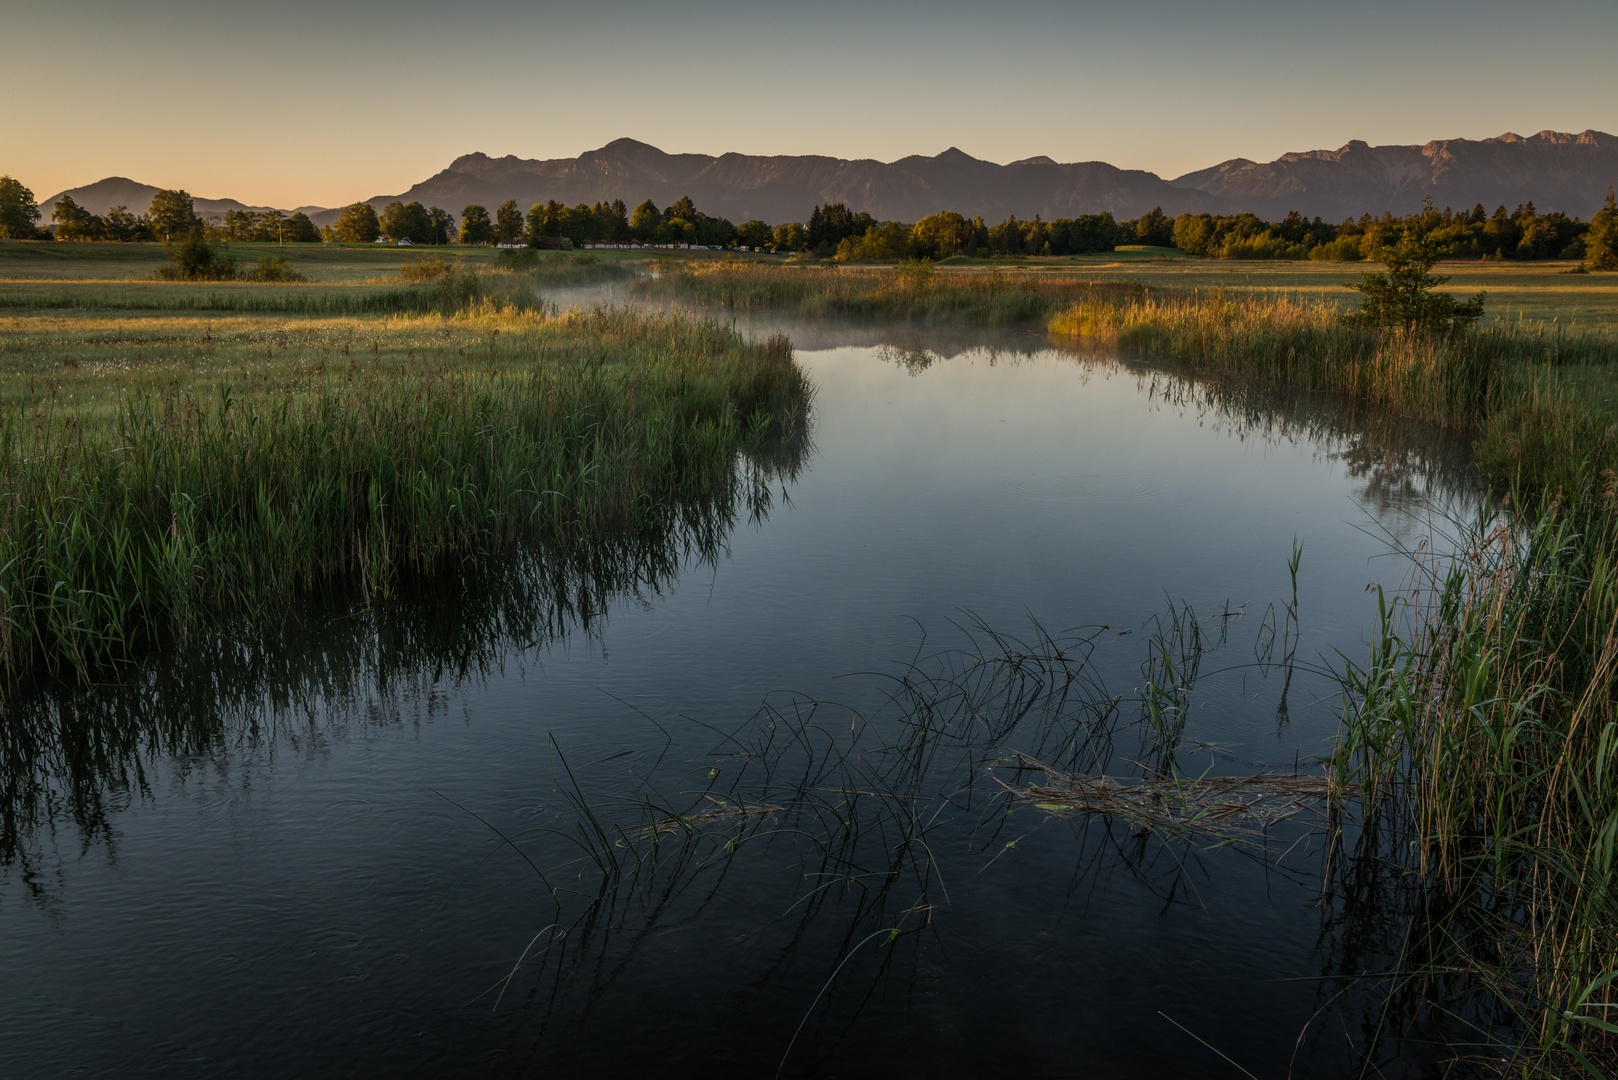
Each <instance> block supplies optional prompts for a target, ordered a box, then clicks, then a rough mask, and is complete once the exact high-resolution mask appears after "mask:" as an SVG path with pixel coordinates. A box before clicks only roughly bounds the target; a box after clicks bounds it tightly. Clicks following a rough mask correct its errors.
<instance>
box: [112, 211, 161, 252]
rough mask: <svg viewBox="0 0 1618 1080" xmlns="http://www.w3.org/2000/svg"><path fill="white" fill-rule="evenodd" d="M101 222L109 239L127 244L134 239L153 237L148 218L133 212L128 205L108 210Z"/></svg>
mask: <svg viewBox="0 0 1618 1080" xmlns="http://www.w3.org/2000/svg"><path fill="white" fill-rule="evenodd" d="M101 224H102V229H103V232H104V235H105V236H106V238H107V239H108V240H116V241H119V242H120V243H125V244H127V243H129V242H131V241H134V240H150V239H151V238H152V231H151V229H149V228H147V226H146V219H145V218H139V217H136V216H135V215H134V214H131V213H130V212H129V207H127V206H115V207H113V208H112V209H111V210H108V211H107V215H106V217H104V218H102V219H101Z"/></svg>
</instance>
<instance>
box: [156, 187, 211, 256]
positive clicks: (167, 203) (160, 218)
mask: <svg viewBox="0 0 1618 1080" xmlns="http://www.w3.org/2000/svg"><path fill="white" fill-rule="evenodd" d="M146 219H147V220H148V221H149V222H151V228H152V234H153V235H154V236H160V237H162V238H163V240H164V242H165V243H166V242H168V241H171V240H175V239H177V238H179V237H182V236H185V235H187V234H188V233H194V232H201V231H202V219H201V218H200V217H198V216H197V211H196V207H195V206H194V205H193V204H192V202H191V196H190V195H188V194H186V193H185V192H184V191H181V190H178V189H174V190H169V191H159V192H158V193H157V194H156V195H153V196H152V206H151V209H149V210H147V211H146Z"/></svg>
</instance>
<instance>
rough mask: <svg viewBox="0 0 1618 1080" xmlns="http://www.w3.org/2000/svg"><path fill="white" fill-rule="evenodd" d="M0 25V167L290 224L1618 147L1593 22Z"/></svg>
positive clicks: (180, 6)
mask: <svg viewBox="0 0 1618 1080" xmlns="http://www.w3.org/2000/svg"><path fill="white" fill-rule="evenodd" d="M17 8H18V9H20V10H14V11H13V12H12V13H10V14H8V15H7V22H8V24H9V28H8V37H10V38H11V40H12V42H13V43H16V42H23V41H30V42H34V43H36V45H35V46H34V47H22V48H16V47H11V48H8V55H7V59H6V62H5V64H4V65H3V66H0V97H3V98H4V100H6V101H7V102H9V103H12V105H13V107H12V108H8V109H6V110H4V111H3V112H0V172H5V173H9V174H11V175H13V176H15V177H17V178H18V179H20V180H22V181H23V182H24V183H25V184H27V185H28V186H29V187H30V188H31V189H32V190H33V191H34V193H35V194H36V195H37V196H38V197H39V198H41V199H43V198H46V197H48V196H49V195H52V194H54V193H56V192H57V191H60V190H62V189H64V188H69V187H76V186H79V185H83V184H88V183H91V182H94V181H96V180H99V179H101V178H102V177H105V176H109V175H121V176H128V177H131V178H133V179H136V180H139V181H142V182H144V183H150V184H156V185H159V186H164V187H168V186H179V187H185V188H187V189H188V190H189V191H191V192H192V193H193V194H195V195H199V196H204V197H209V198H224V197H229V198H236V199H240V200H243V201H244V202H247V203H250V204H264V205H275V206H282V207H293V206H299V205H308V204H316V205H324V206H334V205H341V204H344V203H347V202H350V201H353V200H355V199H359V198H365V197H369V196H372V195H378V194H386V193H392V192H398V191H403V190H404V189H405V188H407V187H409V186H410V185H411V184H412V183H415V182H416V181H419V180H422V179H424V178H426V177H427V176H430V175H431V174H433V173H435V172H437V171H438V170H440V169H442V168H443V167H444V166H446V165H447V164H448V163H449V162H450V161H451V160H452V159H453V158H455V157H456V156H458V155H460V154H463V153H468V152H471V151H474V150H480V151H483V152H485V153H488V154H492V155H497V156H498V155H504V154H516V155H518V156H521V157H535V158H550V157H571V156H573V155H576V154H578V153H580V152H581V151H584V150H589V149H593V148H595V147H599V146H601V145H603V144H605V143H607V142H609V141H611V140H612V139H615V138H619V137H623V136H628V137H630V138H635V139H639V140H642V141H644V142H648V143H651V144H653V145H655V146H658V147H661V148H662V149H664V150H668V151H670V152H700V153H709V154H719V153H724V152H726V151H738V152H742V153H750V154H811V153H813V154H828V155H833V156H837V157H844V158H856V157H874V158H879V159H882V160H886V161H891V160H894V159H896V158H899V157H903V156H905V155H908V154H935V153H938V152H939V151H941V150H943V149H945V148H947V147H949V146H958V147H960V148H961V149H963V150H965V151H966V152H967V153H970V154H973V155H975V156H977V157H981V158H986V159H989V160H993V161H1000V162H1006V161H1011V160H1015V159H1018V158H1023V157H1030V156H1034V155H1039V154H1044V155H1048V156H1050V157H1052V158H1055V159H1056V160H1058V161H1090V160H1102V161H1108V162H1111V163H1112V164H1115V165H1118V166H1120V167H1124V168H1140V169H1148V170H1151V171H1153V172H1157V173H1159V174H1161V175H1163V176H1166V177H1173V176H1177V175H1179V174H1181V173H1183V172H1187V171H1190V170H1192V169H1198V168H1202V167H1205V166H1208V165H1212V164H1215V163H1217V162H1219V161H1221V160H1223V159H1226V158H1229V157H1237V156H1240V157H1248V158H1253V159H1256V160H1268V159H1271V158H1274V157H1276V156H1278V155H1279V154H1281V153H1284V152H1286V151H1290V150H1310V149H1320V148H1336V147H1337V146H1340V145H1342V144H1343V143H1344V142H1346V141H1348V140H1349V139H1365V140H1367V141H1370V142H1372V143H1412V142H1425V141H1427V140H1429V139H1434V138H1455V137H1464V138H1485V137H1488V136H1492V135H1498V134H1500V133H1502V132H1505V131H1507V130H1512V131H1516V132H1518V133H1520V134H1524V135H1527V134H1532V133H1533V132H1535V131H1539V130H1541V129H1543V128H1553V129H1556V130H1561V131H1581V130H1584V129H1586V128H1595V129H1597V130H1604V131H1618V94H1615V93H1613V91H1612V86H1611V68H1610V56H1609V52H1610V47H1611V44H1612V43H1613V42H1614V41H1618V5H1614V4H1613V3H1611V2H1609V0H1541V2H1539V3H1535V4H1532V5H1530V4H1522V3H1516V4H1505V3H1498V2H1495V3H1460V2H1456V0H1440V2H1433V3H1420V2H1418V3H1409V2H1402V3H1390V2H1386V0H1371V2H1368V3H1355V4H1348V3H1330V4H1328V3H1312V2H1308V0H1305V2H1301V3H1280V2H1276V0H1246V2H1237V3H1192V2H1189V0H1133V2H1104V3H1085V2H1077V3H1058V2H1047V0H1032V2H1030V0H1006V2H1002V3H994V4H982V3H975V4H960V3H920V2H913V0H900V2H893V0H869V2H862V3H848V2H845V0H830V2H827V3H817V4H803V3H781V2H769V0H765V2H748V3H740V2H729V0H726V2H711V3H690V4H685V5H679V4H673V5H670V4H653V3H649V2H646V0H598V2H592V3H590V4H582V3H575V4H556V3H533V2H526V3H525V2H518V0H465V2H462V3H458V4H454V5H448V4H434V3H425V2H421V0H404V2H390V3H383V2H381V0H322V2H320V3H313V2H310V0H288V2H286V3H282V4H278V5H274V6H270V5H264V4H260V3H247V2H244V0H217V2H212V0H211V2H206V3H205V2H203V0H134V2H113V0H56V2H53V3H51V4H44V3H37V2H35V3H26V4H18V5H17Z"/></svg>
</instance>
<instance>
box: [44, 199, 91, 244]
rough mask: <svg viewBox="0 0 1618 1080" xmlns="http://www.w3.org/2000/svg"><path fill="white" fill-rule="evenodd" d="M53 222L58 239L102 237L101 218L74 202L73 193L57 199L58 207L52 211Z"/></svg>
mask: <svg viewBox="0 0 1618 1080" xmlns="http://www.w3.org/2000/svg"><path fill="white" fill-rule="evenodd" d="M51 222H52V224H54V225H55V226H56V238H57V239H58V240H99V239H101V234H102V231H103V227H102V224H101V219H100V218H98V217H96V216H95V215H94V214H92V213H90V211H88V210H86V209H85V208H84V207H82V206H80V205H79V204H78V203H76V202H74V201H73V196H71V195H63V196H62V197H61V198H60V199H58V200H57V201H56V209H54V210H52V211H51Z"/></svg>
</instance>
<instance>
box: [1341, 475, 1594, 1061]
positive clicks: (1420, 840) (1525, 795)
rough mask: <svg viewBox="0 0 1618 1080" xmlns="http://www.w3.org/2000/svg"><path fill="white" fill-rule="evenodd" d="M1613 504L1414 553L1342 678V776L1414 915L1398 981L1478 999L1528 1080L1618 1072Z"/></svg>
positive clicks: (1491, 529)
mask: <svg viewBox="0 0 1618 1080" xmlns="http://www.w3.org/2000/svg"><path fill="white" fill-rule="evenodd" d="M1613 497H1614V496H1613V492H1612V490H1611V487H1610V485H1609V489H1608V492H1607V494H1606V499H1605V502H1606V504H1607V505H1600V506H1595V507H1589V506H1584V507H1574V508H1567V507H1561V506H1552V507H1548V508H1546V509H1545V510H1543V511H1542V512H1541V513H1539V514H1537V515H1534V516H1533V517H1532V518H1530V519H1528V520H1526V521H1524V522H1522V523H1515V524H1514V523H1511V522H1500V521H1490V520H1488V519H1484V520H1481V521H1479V522H1477V523H1475V524H1473V525H1471V526H1469V527H1468V531H1467V536H1466V542H1465V543H1464V544H1463V546H1462V548H1461V554H1460V555H1459V556H1458V557H1456V558H1454V559H1452V560H1448V561H1440V560H1438V559H1435V558H1432V557H1431V556H1429V555H1427V554H1426V553H1417V562H1416V563H1415V564H1414V572H1413V574H1412V577H1411V579H1410V581H1409V583H1408V585H1407V588H1406V589H1405V590H1404V592H1403V593H1402V594H1401V595H1399V596H1396V597H1394V598H1392V599H1391V600H1389V599H1387V598H1385V597H1383V598H1380V603H1379V612H1380V619H1379V627H1378V631H1377V633H1376V635H1375V638H1374V640H1373V643H1372V645H1371V648H1370V652H1369V656H1368V659H1367V660H1366V661H1365V663H1364V664H1363V665H1359V664H1353V665H1349V666H1348V668H1347V669H1346V673H1345V675H1344V689H1345V695H1344V697H1345V719H1344V725H1343V730H1342V734H1341V736H1340V739H1339V741H1338V744H1337V747H1336V749H1335V751H1334V753H1333V757H1332V768H1333V771H1334V774H1335V775H1336V776H1337V778H1338V779H1339V781H1340V782H1342V783H1345V784H1348V783H1353V784H1358V785H1359V787H1360V800H1361V803H1362V819H1363V822H1364V824H1363V828H1362V829H1361V831H1360V833H1359V844H1360V846H1361V848H1362V852H1361V853H1362V854H1364V855H1369V856H1371V857H1373V858H1375V859H1376V860H1377V861H1378V862H1379V864H1380V865H1382V866H1384V867H1387V868H1388V873H1389V875H1390V876H1391V877H1393V878H1395V884H1396V888H1395V889H1394V890H1393V893H1394V895H1398V896H1400V897H1401V898H1402V903H1403V905H1404V906H1405V909H1406V910H1405V913H1406V915H1407V917H1408V919H1409V925H1410V931H1409V941H1408V942H1407V954H1408V957H1409V959H1408V962H1407V964H1406V965H1405V966H1404V967H1403V969H1402V970H1401V971H1400V972H1399V978H1400V979H1401V980H1405V981H1419V982H1422V983H1424V984H1427V985H1438V984H1440V983H1442V982H1443V980H1444V979H1445V978H1451V979H1453V978H1454V977H1456V976H1460V977H1461V978H1460V981H1459V983H1458V986H1459V989H1457V990H1454V991H1453V997H1454V998H1455V999H1457V1000H1464V998H1465V997H1466V995H1468V994H1470V995H1473V996H1476V995H1478V994H1480V993H1481V994H1483V995H1485V997H1486V1000H1487V1002H1488V1003H1489V1008H1488V1009H1485V1010H1484V1013H1483V1015H1484V1017H1485V1020H1483V1021H1480V1022H1479V1023H1480V1024H1481V1025H1482V1026H1483V1027H1484V1030H1483V1031H1482V1032H1481V1033H1480V1034H1481V1035H1482V1036H1484V1037H1485V1039H1486V1041H1488V1042H1490V1043H1493V1044H1495V1045H1496V1046H1499V1045H1501V1044H1504V1045H1505V1046H1507V1047H1508V1048H1509V1049H1512V1050H1514V1051H1515V1054H1514V1057H1513V1060H1512V1065H1511V1068H1512V1071H1513V1072H1516V1073H1517V1074H1519V1075H1547V1076H1549V1075H1556V1076H1565V1075H1590V1076H1611V1075H1613V1074H1614V1072H1615V1071H1618V890H1615V876H1614V871H1615V869H1618V866H1615V863H1614V855H1615V850H1618V709H1615V706H1614V700H1613V690H1614V687H1615V685H1618V520H1615V518H1614V516H1613V514H1612V509H1613V507H1612V505H1611V503H1612V501H1613Z"/></svg>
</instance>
